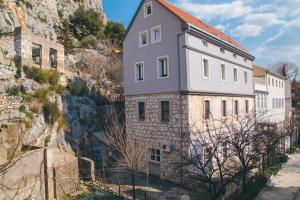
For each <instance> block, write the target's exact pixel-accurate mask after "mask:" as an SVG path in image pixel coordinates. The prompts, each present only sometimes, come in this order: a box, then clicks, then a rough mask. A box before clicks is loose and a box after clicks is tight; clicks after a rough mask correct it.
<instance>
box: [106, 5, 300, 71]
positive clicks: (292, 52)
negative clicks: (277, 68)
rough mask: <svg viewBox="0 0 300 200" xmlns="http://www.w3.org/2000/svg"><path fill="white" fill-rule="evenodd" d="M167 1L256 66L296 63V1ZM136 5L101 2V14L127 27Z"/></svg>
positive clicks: (299, 21) (299, 39) (299, 31)
mask: <svg viewBox="0 0 300 200" xmlns="http://www.w3.org/2000/svg"><path fill="white" fill-rule="evenodd" d="M169 1H170V2H172V3H174V4H176V5H177V6H178V7H181V8H182V9H184V10H186V11H187V12H189V13H191V14H192V15H194V16H196V17H198V18H199V19H201V20H203V21H205V22H206V23H208V24H210V25H213V26H215V27H217V28H218V29H220V30H221V31H223V32H225V33H226V34H228V35H229V36H230V37H232V38H233V39H235V40H236V41H237V42H239V43H240V44H241V45H243V46H244V47H246V48H247V49H248V50H249V51H250V52H251V53H252V54H254V56H255V57H256V60H255V63H256V64H259V65H263V66H269V65H272V64H274V63H276V62H278V61H291V62H295V63H296V64H298V65H299V63H300V0H169ZM129 2H130V3H129ZM139 2H140V0H104V10H105V12H106V13H107V15H108V18H109V19H110V20H114V21H117V22H121V23H123V24H124V25H125V26H128V24H129V22H130V20H131V18H132V16H133V15H134V12H135V10H136V8H137V6H138V4H139Z"/></svg>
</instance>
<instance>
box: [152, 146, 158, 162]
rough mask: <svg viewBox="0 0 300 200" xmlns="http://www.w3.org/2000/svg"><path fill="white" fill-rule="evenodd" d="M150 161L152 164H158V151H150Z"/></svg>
mask: <svg viewBox="0 0 300 200" xmlns="http://www.w3.org/2000/svg"><path fill="white" fill-rule="evenodd" d="M150 160H151V161H153V162H160V149H151V150H150Z"/></svg>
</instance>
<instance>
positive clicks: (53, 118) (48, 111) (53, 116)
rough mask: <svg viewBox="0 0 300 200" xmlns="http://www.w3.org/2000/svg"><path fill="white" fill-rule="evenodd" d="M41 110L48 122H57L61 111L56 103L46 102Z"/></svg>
mask: <svg viewBox="0 0 300 200" xmlns="http://www.w3.org/2000/svg"><path fill="white" fill-rule="evenodd" d="M43 111H44V115H45V119H46V121H47V122H48V123H50V124H54V123H55V122H58V120H59V119H60V117H61V112H60V111H59V109H58V106H57V103H51V102H47V103H46V104H45V105H44V106H43Z"/></svg>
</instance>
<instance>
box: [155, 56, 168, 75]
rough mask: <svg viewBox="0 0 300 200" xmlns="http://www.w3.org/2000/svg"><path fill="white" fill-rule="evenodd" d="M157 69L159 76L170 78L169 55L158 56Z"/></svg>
mask: <svg viewBox="0 0 300 200" xmlns="http://www.w3.org/2000/svg"><path fill="white" fill-rule="evenodd" d="M157 71H158V78H168V77H169V62H168V56H164V57H160V58H158V60H157Z"/></svg>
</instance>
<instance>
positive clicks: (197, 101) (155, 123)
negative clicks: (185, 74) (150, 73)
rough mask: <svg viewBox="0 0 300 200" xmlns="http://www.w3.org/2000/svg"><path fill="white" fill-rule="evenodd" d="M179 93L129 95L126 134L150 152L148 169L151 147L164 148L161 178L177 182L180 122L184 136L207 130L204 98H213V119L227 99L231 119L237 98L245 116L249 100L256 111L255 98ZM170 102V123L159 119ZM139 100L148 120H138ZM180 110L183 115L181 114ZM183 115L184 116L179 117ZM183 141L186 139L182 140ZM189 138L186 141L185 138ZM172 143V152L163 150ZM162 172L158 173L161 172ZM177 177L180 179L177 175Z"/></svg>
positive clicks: (185, 145)
mask: <svg viewBox="0 0 300 200" xmlns="http://www.w3.org/2000/svg"><path fill="white" fill-rule="evenodd" d="M179 99H180V95H179V94H178V93H166V94H149V95H139V96H126V97H125V101H126V103H125V106H126V133H127V139H128V143H130V142H133V141H135V140H136V141H137V142H138V143H142V144H143V145H144V146H145V148H146V149H148V151H147V153H146V154H147V155H145V161H144V162H145V170H146V169H147V166H149V164H150V165H151V164H152V163H151V162H150V149H151V148H154V149H160V150H161V162H160V177H161V178H163V179H169V180H172V181H178V178H179V177H180V174H179V173H180V170H179V169H180V161H181V159H180V152H181V151H180V148H181V137H180V124H181V125H182V128H181V130H182V133H183V138H185V137H186V138H190V134H192V133H190V132H191V130H193V128H195V129H197V131H202V132H205V130H206V126H205V120H204V118H203V116H204V101H205V100H210V104H211V113H212V115H213V118H214V119H220V118H221V108H222V106H221V102H222V100H226V101H227V112H228V118H229V117H233V115H232V113H233V105H234V103H233V102H234V101H235V100H238V101H239V112H240V113H241V115H242V116H243V115H245V104H246V103H245V102H246V100H248V102H249V114H251V113H253V111H254V98H253V97H229V96H228V97H226V96H203V95H181V111H182V112H181V111H180V101H179ZM161 101H169V102H170V122H169V123H167V124H166V123H162V122H161V121H160V112H161V111H160V102H161ZM138 102H145V120H144V121H139V119H138ZM180 112H181V115H180ZM180 116H181V119H180ZM183 140H184V139H183ZM185 141H187V140H185ZM164 144H171V145H172V146H173V148H174V149H173V150H172V151H171V152H170V153H167V152H164V151H162V145H164ZM182 147H183V148H182V153H183V155H187V154H189V144H188V143H187V142H183V143H182ZM158 175H159V174H158ZM176 177H177V178H176Z"/></svg>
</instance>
